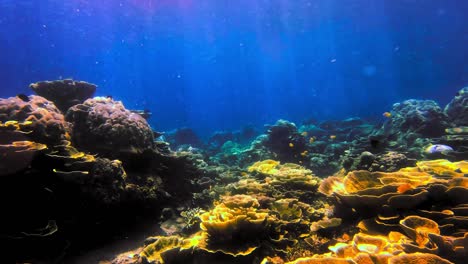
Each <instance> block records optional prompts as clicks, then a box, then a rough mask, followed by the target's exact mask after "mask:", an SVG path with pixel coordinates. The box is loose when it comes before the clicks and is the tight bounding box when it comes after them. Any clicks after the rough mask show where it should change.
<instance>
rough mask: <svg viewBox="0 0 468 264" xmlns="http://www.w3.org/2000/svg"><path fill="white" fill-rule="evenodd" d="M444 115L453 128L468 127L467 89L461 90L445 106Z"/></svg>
mask: <svg viewBox="0 0 468 264" xmlns="http://www.w3.org/2000/svg"><path fill="white" fill-rule="evenodd" d="M444 112H445V114H446V115H447V116H448V119H449V121H450V122H452V124H453V126H468V117H467V115H466V113H467V112H468V87H465V88H463V89H461V90H460V91H459V92H458V93H457V94H456V96H455V97H454V98H453V99H452V101H450V103H448V104H447V106H445V109H444Z"/></svg>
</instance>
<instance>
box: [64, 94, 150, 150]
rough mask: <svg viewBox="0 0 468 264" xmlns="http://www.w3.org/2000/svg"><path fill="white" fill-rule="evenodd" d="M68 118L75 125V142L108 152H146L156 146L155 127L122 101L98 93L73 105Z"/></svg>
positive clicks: (85, 147) (84, 147)
mask: <svg viewBox="0 0 468 264" xmlns="http://www.w3.org/2000/svg"><path fill="white" fill-rule="evenodd" d="M66 119H67V121H68V122H70V123H71V126H72V128H73V132H72V142H73V144H74V145H75V146H76V147H78V148H82V149H84V150H87V151H90V152H93V153H101V154H105V155H108V156H114V155H116V154H117V155H118V153H134V154H138V153H143V152H144V151H146V150H151V149H152V148H153V146H154V142H153V141H154V137H153V131H152V130H151V127H150V126H149V125H148V123H147V122H146V120H145V119H144V118H143V117H141V116H140V115H138V114H134V113H132V112H130V111H129V110H127V109H125V107H124V105H123V104H122V102H119V101H114V100H112V99H111V98H103V97H96V98H93V99H88V100H86V101H85V102H84V103H83V104H78V105H75V106H73V107H71V108H70V109H69V110H68V112H67V115H66Z"/></svg>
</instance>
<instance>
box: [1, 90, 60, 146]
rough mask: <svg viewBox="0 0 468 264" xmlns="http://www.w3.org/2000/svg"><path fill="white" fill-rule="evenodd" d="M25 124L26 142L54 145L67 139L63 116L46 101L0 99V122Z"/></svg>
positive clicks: (33, 98) (13, 98)
mask: <svg viewBox="0 0 468 264" xmlns="http://www.w3.org/2000/svg"><path fill="white" fill-rule="evenodd" d="M8 121H17V122H20V123H24V122H27V123H28V124H29V125H28V129H29V130H30V132H29V133H27V134H25V137H26V138H27V139H28V140H31V141H34V142H38V143H43V144H47V145H52V146H53V145H55V144H58V143H60V142H61V141H62V140H64V139H67V132H68V126H67V123H66V122H65V118H64V116H63V115H62V114H61V113H60V111H59V110H58V109H57V107H55V105H54V104H53V103H52V102H50V101H48V100H47V99H45V98H43V97H40V96H36V95H31V96H29V97H28V99H27V100H24V98H23V99H20V98H19V97H10V98H7V99H0V122H4V123H5V122H8Z"/></svg>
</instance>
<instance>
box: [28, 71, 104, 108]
mask: <svg viewBox="0 0 468 264" xmlns="http://www.w3.org/2000/svg"><path fill="white" fill-rule="evenodd" d="M29 87H30V88H31V89H32V90H33V91H34V92H35V93H36V94H37V95H39V96H42V97H44V98H46V99H47V100H50V101H52V102H54V104H55V105H56V106H57V108H58V109H60V111H62V113H66V112H67V110H68V108H70V107H71V106H73V105H76V104H81V103H83V102H84V101H85V100H86V99H88V98H91V97H93V95H94V93H95V92H96V87H97V86H96V85H94V84H91V83H87V82H83V81H74V80H72V79H65V80H57V81H43V82H36V83H32V84H30V85H29Z"/></svg>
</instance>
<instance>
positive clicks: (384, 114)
mask: <svg viewBox="0 0 468 264" xmlns="http://www.w3.org/2000/svg"><path fill="white" fill-rule="evenodd" d="M382 115H383V116H385V117H386V118H390V117H392V113H390V112H385V113H383V114H382Z"/></svg>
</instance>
